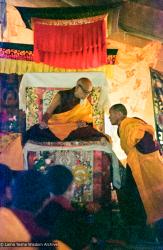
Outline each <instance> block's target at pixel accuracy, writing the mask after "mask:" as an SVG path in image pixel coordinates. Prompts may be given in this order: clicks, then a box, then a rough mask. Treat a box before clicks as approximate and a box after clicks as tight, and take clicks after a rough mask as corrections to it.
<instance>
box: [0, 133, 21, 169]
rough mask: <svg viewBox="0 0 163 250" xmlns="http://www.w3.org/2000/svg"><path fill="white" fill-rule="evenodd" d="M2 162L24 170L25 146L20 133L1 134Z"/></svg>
mask: <svg viewBox="0 0 163 250" xmlns="http://www.w3.org/2000/svg"><path fill="white" fill-rule="evenodd" d="M0 162H1V163H4V164H6V165H7V166H9V167H10V168H11V169H14V170H23V169H24V161H23V148H22V144H21V135H20V134H18V133H11V134H6V135H5V134H4V135H3V134H2V135H0Z"/></svg>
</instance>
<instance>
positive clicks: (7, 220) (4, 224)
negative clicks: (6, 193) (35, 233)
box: [0, 207, 38, 250]
mask: <svg viewBox="0 0 163 250" xmlns="http://www.w3.org/2000/svg"><path fill="white" fill-rule="evenodd" d="M0 225H1V231H0V242H11V244H12V245H13V246H9V245H8V246H5V247H4V246H3V244H2V246H1V245H0V246H1V247H0V248H1V249H4V250H20V249H21V250H34V249H35V250H36V249H38V248H36V247H28V246H27V247H25V246H21V247H20V246H17V244H18V242H24V243H25V242H31V237H30V234H29V233H28V231H27V230H26V228H25V227H24V225H23V224H22V222H21V221H20V220H19V219H18V218H17V216H16V215H15V214H14V213H13V212H12V211H11V210H10V209H8V208H4V207H2V208H0ZM14 242H15V244H14Z"/></svg>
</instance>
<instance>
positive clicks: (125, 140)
mask: <svg viewBox="0 0 163 250" xmlns="http://www.w3.org/2000/svg"><path fill="white" fill-rule="evenodd" d="M145 131H147V132H149V133H150V134H152V135H154V129H153V127H152V126H151V125H149V124H147V123H145V122H144V121H143V120H140V119H135V118H126V119H124V120H123V121H122V122H121V124H120V130H119V133H120V138H121V147H122V149H123V150H124V151H125V153H126V154H128V152H129V151H130V150H131V149H132V148H133V147H134V146H135V144H136V143H138V142H139V141H140V140H141V139H142V138H143V136H144V133H145Z"/></svg>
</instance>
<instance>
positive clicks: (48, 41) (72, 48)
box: [34, 18, 107, 69]
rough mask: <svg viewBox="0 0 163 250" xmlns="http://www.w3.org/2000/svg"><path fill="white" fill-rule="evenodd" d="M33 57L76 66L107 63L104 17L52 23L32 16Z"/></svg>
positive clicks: (64, 65)
mask: <svg viewBox="0 0 163 250" xmlns="http://www.w3.org/2000/svg"><path fill="white" fill-rule="evenodd" d="M95 20H96V19H95ZM65 22H67V21H65ZM62 23H64V20H62ZM34 61H36V62H43V63H46V64H48V65H51V66H55V67H64V68H77V69H78V68H89V67H98V66H100V65H103V64H106V62H107V53H106V25H105V20H104V18H103V19H99V20H97V21H94V22H92V23H90V22H89V23H86V24H83V23H79V24H78V23H77V24H76V23H75V25H74V24H73V25H60V24H59V25H52V24H51V23H49V24H48V22H47V21H46V23H44V21H43V22H42V23H41V22H40V21H38V20H37V19H36V20H34Z"/></svg>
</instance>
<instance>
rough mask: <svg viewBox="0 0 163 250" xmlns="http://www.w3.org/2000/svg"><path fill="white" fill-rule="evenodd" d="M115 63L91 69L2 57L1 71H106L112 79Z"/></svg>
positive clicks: (21, 72)
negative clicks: (54, 65)
mask: <svg viewBox="0 0 163 250" xmlns="http://www.w3.org/2000/svg"><path fill="white" fill-rule="evenodd" d="M113 69H114V65H108V64H107V65H104V66H101V67H98V68H90V69H64V68H54V67H51V66H49V65H47V64H44V63H35V62H31V61H23V60H13V59H6V58H0V73H4V74H14V73H16V74H18V75H22V74H25V73H30V72H31V73H34V72H37V73H39V72H40V73H41V72H89V71H92V72H104V73H105V74H106V77H107V78H109V79H111V78H112V77H113Z"/></svg>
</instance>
